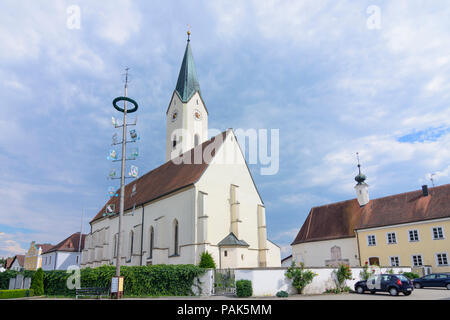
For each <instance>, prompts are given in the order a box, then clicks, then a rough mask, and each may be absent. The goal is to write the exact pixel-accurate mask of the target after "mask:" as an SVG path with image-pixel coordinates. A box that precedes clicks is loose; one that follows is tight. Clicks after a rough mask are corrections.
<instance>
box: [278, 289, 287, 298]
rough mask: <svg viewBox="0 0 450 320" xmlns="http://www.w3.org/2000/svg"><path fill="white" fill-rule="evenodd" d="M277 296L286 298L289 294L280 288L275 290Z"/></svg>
mask: <svg viewBox="0 0 450 320" xmlns="http://www.w3.org/2000/svg"><path fill="white" fill-rule="evenodd" d="M277 297H279V298H287V297H289V294H288V293H287V292H286V291H283V290H281V291H278V292H277Z"/></svg>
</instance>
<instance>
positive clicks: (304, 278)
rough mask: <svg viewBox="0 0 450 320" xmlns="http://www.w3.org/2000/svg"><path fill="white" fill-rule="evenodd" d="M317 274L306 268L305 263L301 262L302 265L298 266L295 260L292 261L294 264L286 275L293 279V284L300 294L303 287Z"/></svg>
mask: <svg viewBox="0 0 450 320" xmlns="http://www.w3.org/2000/svg"><path fill="white" fill-rule="evenodd" d="M316 275H317V274H315V273H314V272H312V271H311V270H305V265H304V264H303V263H302V262H300V266H299V267H297V266H296V265H295V262H294V261H292V265H291V266H290V267H289V268H288V269H287V271H286V273H285V276H286V277H287V278H288V279H292V285H293V287H294V288H295V289H297V292H298V293H299V294H302V292H303V289H304V288H305V287H306V286H307V285H308V284H310V283H311V282H312V281H313V279H314V277H315V276H316Z"/></svg>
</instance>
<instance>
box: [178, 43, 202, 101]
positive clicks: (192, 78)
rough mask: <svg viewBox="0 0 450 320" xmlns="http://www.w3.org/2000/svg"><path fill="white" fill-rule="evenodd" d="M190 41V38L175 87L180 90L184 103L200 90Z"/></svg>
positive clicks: (179, 93)
mask: <svg viewBox="0 0 450 320" xmlns="http://www.w3.org/2000/svg"><path fill="white" fill-rule="evenodd" d="M189 42H190V41H189V40H188V43H187V45H186V51H185V52H184V57H183V63H182V64H181V69H180V74H179V75H178V81H177V87H176V88H175V91H176V92H178V95H179V96H180V98H181V101H183V102H184V103H186V102H188V101H189V99H190V98H191V97H192V96H193V95H194V93H195V92H197V91H198V92H200V84H199V83H198V79H197V71H196V70H195V64H194V57H193V56H192V51H191V46H190V44H189Z"/></svg>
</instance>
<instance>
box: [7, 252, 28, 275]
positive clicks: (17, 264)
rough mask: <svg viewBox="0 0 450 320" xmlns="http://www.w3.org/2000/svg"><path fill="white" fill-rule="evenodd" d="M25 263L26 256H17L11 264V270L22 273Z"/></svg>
mask: <svg viewBox="0 0 450 320" xmlns="http://www.w3.org/2000/svg"><path fill="white" fill-rule="evenodd" d="M24 261H25V255H24V254H18V255H16V256H15V257H14V259H13V262H12V263H11V266H10V267H9V269H10V270H15V271H22V270H23V269H24Z"/></svg>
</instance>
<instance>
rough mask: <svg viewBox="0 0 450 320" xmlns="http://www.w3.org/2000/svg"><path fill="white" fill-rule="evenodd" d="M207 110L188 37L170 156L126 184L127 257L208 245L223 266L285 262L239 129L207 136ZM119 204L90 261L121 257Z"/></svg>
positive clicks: (90, 239)
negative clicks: (268, 223)
mask: <svg viewBox="0 0 450 320" xmlns="http://www.w3.org/2000/svg"><path fill="white" fill-rule="evenodd" d="M208 116H209V115H208V110H207V109H206V106H205V104H204V102H203V99H202V96H201V92H200V86H199V83H198V80H197V74H196V71H195V66H194V61H193V56H192V52H191V48H190V43H189V41H188V43H187V46H186V50H185V54H184V58H183V62H182V66H181V69H180V73H179V76H178V81H177V85H176V88H175V90H174V92H173V94H172V98H171V101H170V103H169V106H168V109H167V112H166V127H167V132H166V142H165V144H166V163H164V164H163V165H161V166H160V167H158V168H156V169H154V170H152V171H150V172H148V173H147V174H145V175H143V176H142V177H140V178H138V179H137V180H135V181H133V182H131V183H129V184H128V185H127V186H126V188H125V214H124V217H123V220H122V228H123V231H122V234H121V248H120V253H121V256H120V260H121V265H130V266H131V265H147V264H197V263H198V262H199V260H200V255H201V253H203V252H204V251H208V252H210V253H211V254H212V255H213V258H214V260H215V262H216V265H217V266H218V267H219V268H236V267H267V266H273V267H279V266H280V263H281V262H280V261H281V258H280V248H279V247H278V246H277V245H275V244H274V243H272V242H271V241H269V240H268V239H267V233H266V219H265V207H264V203H263V201H262V199H261V196H260V194H259V192H258V190H257V187H256V185H255V183H254V181H253V178H252V176H251V173H250V171H249V169H248V166H247V163H246V161H245V158H244V155H243V154H242V151H241V149H240V146H239V144H238V142H237V139H236V136H235V134H234V132H233V130H232V129H228V130H226V131H224V132H222V133H220V134H218V135H216V136H214V137H213V138H211V139H208ZM119 195H120V191H119ZM107 207H109V208H110V209H111V208H115V209H114V210H115V211H114V213H116V214H114V215H105V210H106V208H107ZM118 208H119V197H113V198H111V199H110V200H109V201H108V202H107V203H106V204H105V206H104V207H103V208H102V210H100V211H99V212H98V214H97V215H96V216H95V217H94V219H93V220H92V221H91V232H90V233H89V234H88V235H87V237H86V242H85V248H84V250H83V254H82V266H83V267H87V266H89V267H96V266H99V265H102V264H115V261H116V257H117V252H118V247H117V238H118V220H119V219H118V215H117V212H118Z"/></svg>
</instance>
